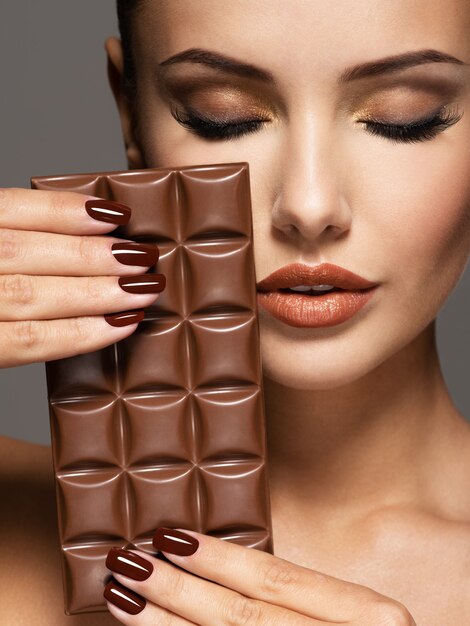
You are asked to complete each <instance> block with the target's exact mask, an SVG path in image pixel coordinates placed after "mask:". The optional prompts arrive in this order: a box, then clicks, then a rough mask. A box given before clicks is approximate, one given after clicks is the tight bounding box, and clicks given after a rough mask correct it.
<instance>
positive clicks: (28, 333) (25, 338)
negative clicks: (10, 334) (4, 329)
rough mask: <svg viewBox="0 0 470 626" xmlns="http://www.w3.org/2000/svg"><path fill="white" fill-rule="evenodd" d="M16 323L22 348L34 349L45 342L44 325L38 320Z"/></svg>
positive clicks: (18, 340) (18, 339)
mask: <svg viewBox="0 0 470 626" xmlns="http://www.w3.org/2000/svg"><path fill="white" fill-rule="evenodd" d="M15 324H16V325H15V337H16V340H17V342H18V344H19V345H20V347H21V348H24V349H26V350H32V349H34V348H36V347H37V346H38V345H40V344H41V343H42V342H43V340H44V331H43V325H42V324H41V323H40V322H38V321H37V320H24V321H21V322H16V323H15Z"/></svg>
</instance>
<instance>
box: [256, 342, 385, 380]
mask: <svg viewBox="0 0 470 626" xmlns="http://www.w3.org/2000/svg"><path fill="white" fill-rule="evenodd" d="M307 350H308V348H307V347H304V348H301V349H299V350H280V349H279V350H277V349H276V347H275V346H274V345H271V346H268V347H264V348H263V346H262V349H261V353H262V362H263V375H264V376H265V377H266V378H269V379H270V380H272V381H274V382H276V383H279V384H281V385H283V386H285V387H289V388H291V389H299V390H304V391H307V390H309V391H315V390H317V391H318V390H322V389H333V388H335V387H342V386H344V385H348V384H350V383H353V382H355V381H356V380H359V379H360V378H362V377H363V376H365V375H366V374H367V373H368V372H369V371H371V370H372V369H374V367H376V365H377V363H376V362H372V359H368V358H367V354H365V353H364V352H363V353H362V354H361V356H360V358H358V356H357V354H356V355H353V354H350V355H349V356H348V354H347V353H346V352H345V351H344V350H342V351H339V353H338V352H337V354H338V356H337V358H335V356H334V355H331V354H330V355H328V356H326V355H325V354H323V355H322V353H323V352H324V351H316V350H310V351H309V352H307ZM312 352H313V354H312Z"/></svg>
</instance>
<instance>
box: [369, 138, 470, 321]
mask: <svg viewBox="0 0 470 626" xmlns="http://www.w3.org/2000/svg"><path fill="white" fill-rule="evenodd" d="M461 137H462V138H463V137H464V134H463V133H460V134H459V135H458V136H457V135H455V136H454V138H453V139H450V138H449V137H445V138H444V137H440V138H438V139H437V140H436V143H435V144H434V145H433V146H432V147H431V146H430V144H429V143H428V144H427V145H426V144H424V143H423V145H422V146H421V145H420V146H418V145H416V144H414V145H413V144H410V145H409V146H407V147H402V146H397V147H396V148H394V147H392V148H390V147H388V148H387V149H384V151H383V154H382V155H380V157H379V155H376V157H377V158H380V160H379V161H376V163H377V162H378V163H380V165H378V166H377V165H375V166H374V165H373V164H372V162H371V161H369V162H368V165H367V166H366V171H367V172H368V173H370V172H374V168H375V170H376V171H375V176H372V180H375V181H377V183H376V184H375V185H372V186H371V185H370V183H369V184H368V185H367V186H366V187H365V188H366V189H367V195H368V198H366V199H365V202H366V204H364V205H363V206H367V207H371V208H370V210H368V211H366V210H364V213H363V216H362V219H363V221H364V233H365V238H366V239H368V240H369V241H370V242H371V245H372V242H376V246H375V255H376V257H375V258H370V259H369V262H370V263H371V267H373V265H374V263H375V262H376V263H377V268H380V270H379V269H378V270H377V271H382V272H383V274H382V275H383V277H384V278H385V279H386V280H387V279H388V282H389V283H390V285H391V286H392V287H393V289H394V291H395V290H396V289H400V291H401V292H402V293H403V294H404V295H407V297H402V298H400V299H399V302H400V303H402V304H403V305H404V306H408V307H409V308H410V309H415V315H416V301H417V298H419V302H428V303H432V305H433V308H434V309H435V310H434V311H433V313H434V315H436V314H437V312H438V310H437V309H438V308H439V307H440V306H441V304H442V303H443V301H444V300H445V298H446V297H447V296H448V295H449V293H450V291H451V290H452V288H453V287H454V286H455V284H456V283H457V281H458V279H459V277H460V276H461V274H462V272H463V271H464V269H465V265H466V263H467V260H468V255H469V251H470V163H469V159H468V147H465V146H464V145H463V141H462V139H460V138H461ZM453 141H455V144H453V143H452V142H453ZM439 142H440V143H439ZM459 142H461V144H462V145H461V146H459ZM446 144H447V145H446ZM377 168H380V169H377ZM369 194H370V195H369ZM370 227H372V229H373V230H372V232H371V231H370ZM377 278H379V279H380V275H378V276H377ZM423 313H424V311H423ZM428 313H429V311H428Z"/></svg>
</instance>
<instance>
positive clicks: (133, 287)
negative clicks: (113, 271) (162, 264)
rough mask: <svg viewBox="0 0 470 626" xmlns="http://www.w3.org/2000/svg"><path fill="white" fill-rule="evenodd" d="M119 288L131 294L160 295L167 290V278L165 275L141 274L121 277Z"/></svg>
mask: <svg viewBox="0 0 470 626" xmlns="http://www.w3.org/2000/svg"><path fill="white" fill-rule="evenodd" d="M118 282H119V286H120V287H121V288H122V289H124V291H128V292H129V293H158V292H160V291H163V289H165V285H166V278H165V276H164V275H163V274H139V275H138V276H121V278H119V281H118Z"/></svg>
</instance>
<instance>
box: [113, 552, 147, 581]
mask: <svg viewBox="0 0 470 626" xmlns="http://www.w3.org/2000/svg"><path fill="white" fill-rule="evenodd" d="M106 567H107V568H108V569H110V570H112V571H113V572H117V573H118V574H123V575H124V576H129V578H133V579H134V580H147V578H148V577H149V576H150V575H151V573H152V572H153V564H152V563H151V562H150V561H147V559H144V558H143V557H141V556H140V555H139V554H134V552H131V551H130V550H124V549H123V548H111V550H110V551H109V552H108V556H107V558H106Z"/></svg>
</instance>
